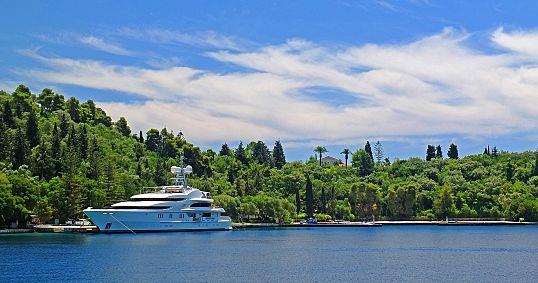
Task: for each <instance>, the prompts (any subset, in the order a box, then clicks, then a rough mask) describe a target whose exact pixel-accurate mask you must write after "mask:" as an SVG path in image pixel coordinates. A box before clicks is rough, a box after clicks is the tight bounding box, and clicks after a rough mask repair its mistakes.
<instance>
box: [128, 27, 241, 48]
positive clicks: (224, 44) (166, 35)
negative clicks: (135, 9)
mask: <svg viewBox="0 0 538 283" xmlns="http://www.w3.org/2000/svg"><path fill="white" fill-rule="evenodd" d="M119 34H120V35H122V36H125V37H130V38H134V39H137V40H144V41H150V42H156V43H168V44H170V43H182V44H188V45H195V46H201V47H212V48H218V49H229V50H241V43H240V42H245V40H240V39H238V38H235V37H231V36H224V35H221V34H218V33H216V32H214V31H204V32H197V33H193V34H189V33H182V32H178V31H173V30H167V29H145V30H138V29H130V28H123V29H121V30H120V31H119Z"/></svg>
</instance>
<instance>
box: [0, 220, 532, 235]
mask: <svg viewBox="0 0 538 283" xmlns="http://www.w3.org/2000/svg"><path fill="white" fill-rule="evenodd" d="M385 225H386V226H530V225H538V222H516V221H505V220H480V221H479V220H460V221H448V222H447V221H444V220H442V221H427V220H426V221H424V220H380V221H375V222H318V223H317V224H313V223H299V222H293V223H246V222H245V223H242V222H234V223H232V227H233V229H263V228H301V227H304V228H327V227H365V228H368V227H370V228H378V227H383V226H385ZM34 232H36V233H91V234H95V233H100V232H99V229H98V228H97V226H93V225H90V226H75V225H70V226H67V225H50V224H42V225H37V226H35V227H34V228H33V229H30V228H28V229H0V235H2V234H21V233H34Z"/></svg>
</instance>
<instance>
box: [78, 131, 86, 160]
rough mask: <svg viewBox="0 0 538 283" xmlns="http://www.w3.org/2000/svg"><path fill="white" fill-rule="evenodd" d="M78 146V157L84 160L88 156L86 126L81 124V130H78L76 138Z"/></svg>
mask: <svg viewBox="0 0 538 283" xmlns="http://www.w3.org/2000/svg"><path fill="white" fill-rule="evenodd" d="M78 145H79V149H80V157H82V158H86V156H87V154H88V129H87V127H86V124H83V125H82V129H81V130H80V133H79V136H78Z"/></svg>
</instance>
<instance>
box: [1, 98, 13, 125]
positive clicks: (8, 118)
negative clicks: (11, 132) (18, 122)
mask: <svg viewBox="0 0 538 283" xmlns="http://www.w3.org/2000/svg"><path fill="white" fill-rule="evenodd" d="M2 119H3V120H4V123H5V124H6V126H7V127H8V128H10V129H13V128H15V119H14V118H13V112H12V110H11V103H9V100H6V102H5V103H4V109H3V111H2Z"/></svg>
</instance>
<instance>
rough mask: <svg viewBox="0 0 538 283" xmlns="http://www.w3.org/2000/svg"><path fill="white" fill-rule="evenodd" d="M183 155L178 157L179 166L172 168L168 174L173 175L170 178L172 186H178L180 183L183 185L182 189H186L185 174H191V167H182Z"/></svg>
mask: <svg viewBox="0 0 538 283" xmlns="http://www.w3.org/2000/svg"><path fill="white" fill-rule="evenodd" d="M183 159H184V157H183V154H181V156H180V157H179V166H172V167H171V168H170V172H172V173H174V174H175V176H174V178H172V179H173V180H174V185H176V186H179V185H180V183H181V184H182V185H183V189H185V190H186V189H187V174H190V173H192V166H190V165H187V166H186V167H185V166H184V163H183Z"/></svg>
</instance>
